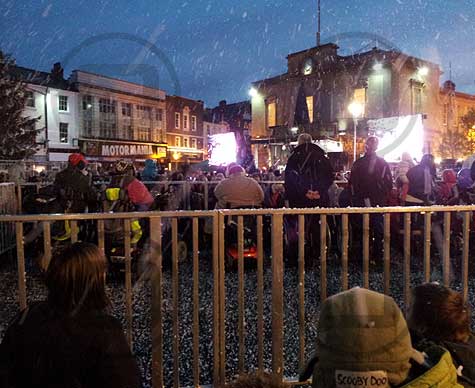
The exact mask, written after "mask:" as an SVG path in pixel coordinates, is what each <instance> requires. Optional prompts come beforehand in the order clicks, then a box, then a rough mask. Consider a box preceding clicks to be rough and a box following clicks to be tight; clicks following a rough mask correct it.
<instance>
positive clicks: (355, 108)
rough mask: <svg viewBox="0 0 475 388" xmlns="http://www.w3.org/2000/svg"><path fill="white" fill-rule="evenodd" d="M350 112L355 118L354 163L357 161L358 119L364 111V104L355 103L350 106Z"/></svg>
mask: <svg viewBox="0 0 475 388" xmlns="http://www.w3.org/2000/svg"><path fill="white" fill-rule="evenodd" d="M348 111H349V112H350V113H351V115H352V116H353V163H354V162H355V161H356V128H357V127H358V119H359V118H360V117H361V115H362V114H363V111H364V107H363V104H360V103H359V102H356V101H353V102H352V103H351V104H350V105H349V106H348Z"/></svg>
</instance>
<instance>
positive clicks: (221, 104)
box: [219, 100, 227, 108]
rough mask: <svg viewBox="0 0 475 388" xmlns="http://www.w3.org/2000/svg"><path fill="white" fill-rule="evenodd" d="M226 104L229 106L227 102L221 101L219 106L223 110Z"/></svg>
mask: <svg viewBox="0 0 475 388" xmlns="http://www.w3.org/2000/svg"><path fill="white" fill-rule="evenodd" d="M226 104H227V102H226V100H221V101H220V102H219V106H220V107H221V108H222V107H224V106H226Z"/></svg>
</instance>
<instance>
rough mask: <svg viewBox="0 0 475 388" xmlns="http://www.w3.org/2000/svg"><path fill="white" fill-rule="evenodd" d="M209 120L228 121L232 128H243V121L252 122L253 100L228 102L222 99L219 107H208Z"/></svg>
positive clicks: (216, 121) (214, 121) (213, 121)
mask: <svg viewBox="0 0 475 388" xmlns="http://www.w3.org/2000/svg"><path fill="white" fill-rule="evenodd" d="M207 111H208V112H207V114H208V120H209V122H211V123H220V122H223V121H225V122H227V123H228V124H229V125H230V126H231V127H232V128H243V127H244V125H243V122H246V121H248V122H250V121H251V120H252V115H251V102H250V101H240V102H235V103H232V104H228V103H227V102H226V100H223V101H220V103H219V105H218V106H217V107H214V108H212V109H207Z"/></svg>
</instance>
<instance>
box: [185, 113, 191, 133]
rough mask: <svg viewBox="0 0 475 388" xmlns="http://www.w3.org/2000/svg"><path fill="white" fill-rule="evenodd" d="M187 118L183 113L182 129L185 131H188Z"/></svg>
mask: <svg viewBox="0 0 475 388" xmlns="http://www.w3.org/2000/svg"><path fill="white" fill-rule="evenodd" d="M189 117H190V116H188V114H185V113H184V114H183V129H184V130H185V131H188V129H189V127H188V118H189Z"/></svg>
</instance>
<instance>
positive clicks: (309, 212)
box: [0, 206, 475, 387]
mask: <svg viewBox="0 0 475 388" xmlns="http://www.w3.org/2000/svg"><path fill="white" fill-rule="evenodd" d="M474 211H475V206H454V207H439V206H435V207H409V208H407V207H391V208H345V209H278V210H270V209H258V210H257V209H256V210H248V209H247V210H221V211H202V212H196V211H195V212H184V211H180V212H143V213H115V214H70V215H41V216H37V215H31V216H23V215H22V216H19V215H8V216H6V215H3V216H0V223H12V222H13V223H15V225H16V241H17V265H18V297H19V306H20V308H22V309H23V308H25V307H26V305H27V292H26V291H27V287H26V276H25V249H24V243H23V224H24V223H26V222H34V221H35V222H36V221H37V222H42V223H43V225H44V234H43V238H44V247H45V250H44V253H45V256H47V261H49V260H50V259H51V254H52V253H51V241H50V239H51V224H52V223H53V222H54V221H65V220H68V221H70V223H71V229H72V231H73V232H72V238H71V240H72V241H77V239H78V233H79V229H78V222H81V221H84V220H95V221H97V235H98V245H99V247H100V248H101V249H102V250H103V251H104V250H105V234H104V222H106V221H107V220H111V219H122V220H123V222H124V229H125V231H126V232H129V231H130V223H131V221H132V220H134V219H144V220H148V224H149V243H148V244H147V245H146V246H145V253H144V256H145V259H144V264H145V268H146V270H144V271H142V272H141V278H142V280H143V279H146V280H147V281H149V282H150V284H151V287H152V293H151V294H152V297H151V314H152V332H151V343H152V355H151V371H152V383H153V386H154V387H162V386H164V385H173V386H174V387H179V386H180V373H181V372H182V368H181V367H180V365H182V364H181V362H182V359H183V357H186V355H185V356H184V355H183V354H182V353H181V352H180V346H181V343H182V341H185V339H184V334H183V332H182V328H183V326H182V325H183V321H182V316H181V315H180V311H181V310H182V309H183V308H184V307H183V306H182V304H181V300H180V295H181V293H182V292H184V289H183V288H181V287H180V284H181V283H180V271H181V270H182V269H184V268H185V266H187V267H188V268H190V269H191V277H190V278H189V279H188V280H190V281H191V284H190V285H189V287H191V290H192V291H191V295H192V318H191V323H190V324H191V340H192V345H191V348H192V360H191V366H190V368H191V372H192V376H193V377H192V380H193V385H194V386H196V387H198V386H200V385H201V384H202V383H203V381H201V380H200V376H201V374H202V372H203V371H201V370H200V365H201V363H200V360H202V359H201V357H202V356H201V353H200V349H202V347H200V340H203V339H202V338H200V327H201V325H202V321H200V314H201V310H200V304H201V305H202V304H203V303H204V304H205V305H204V306H205V307H204V308H205V310H206V311H209V309H211V308H212V322H213V324H212V334H211V337H210V338H206V339H205V340H206V341H207V345H206V346H208V347H209V346H211V345H212V347H213V352H212V359H213V362H212V383H213V385H215V386H218V387H222V386H224V384H225V383H226V381H229V379H230V378H232V376H233V371H237V372H238V373H242V372H244V371H250V370H253V369H259V370H263V369H264V368H265V367H266V365H268V364H269V361H270V365H271V369H272V373H273V374H274V375H275V376H276V377H278V378H280V379H287V377H288V376H289V373H290V372H286V368H285V367H286V365H285V364H286V362H285V357H284V342H285V334H286V333H287V332H289V331H292V330H294V331H296V332H297V334H298V344H299V345H298V346H299V349H298V354H297V355H296V360H298V365H299V366H300V367H301V366H303V365H304V361H305V357H306V354H308V353H307V350H306V349H308V348H309V347H308V345H307V339H308V338H307V337H308V333H307V329H308V325H309V324H310V321H309V319H308V318H306V308H308V307H306V306H307V304H308V303H309V302H314V303H315V305H316V306H317V307H316V308H318V306H319V305H320V303H321V302H322V301H324V300H325V299H326V298H327V296H328V293H329V288H332V289H333V292H337V291H339V290H346V289H348V288H349V287H350V286H351V285H352V284H350V283H352V282H353V283H355V281H354V280H351V279H350V274H349V263H350V261H351V260H350V255H349V249H350V248H351V247H350V246H349V242H350V239H352V241H353V244H354V243H355V242H356V241H355V240H354V236H352V231H351V228H352V225H354V223H355V222H357V223H359V222H360V221H359V220H356V221H355V220H354V217H359V216H362V219H361V225H362V228H361V231H362V244H361V247H362V248H361V252H362V255H361V258H358V260H357V261H358V262H362V274H361V280H359V281H357V283H358V284H359V285H360V286H364V287H368V288H369V287H370V286H371V282H370V275H371V273H370V253H371V243H370V242H371V241H374V240H373V238H372V237H371V233H372V232H374V231H375V230H376V228H375V227H373V226H375V222H381V236H382V241H381V242H382V246H383V247H384V250H383V252H382V253H381V254H382V257H380V260H381V261H382V264H383V266H382V269H381V271H382V275H383V276H382V278H383V284H382V285H378V287H380V288H381V291H384V293H386V294H390V293H391V286H393V284H392V282H391V265H393V264H395V263H394V262H395V260H394V258H393V257H392V253H391V244H392V243H394V239H396V238H398V235H399V234H401V235H402V248H403V253H402V268H403V277H402V279H403V284H402V285H398V286H402V290H403V301H402V303H403V304H404V305H405V306H407V304H408V302H409V300H410V288H411V275H412V276H414V274H413V273H411V259H412V256H413V255H412V253H413V252H412V251H413V249H412V248H413V247H412V243H413V242H414V239H415V236H416V234H415V233H413V232H415V231H414V230H413V228H412V223H413V219H415V217H417V218H419V217H422V219H423V222H422V223H420V224H419V223H417V231H418V232H420V233H419V235H420V236H421V245H422V246H423V254H422V260H423V261H422V262H423V266H422V268H423V274H422V275H423V276H421V278H420V279H419V281H421V282H422V281H429V280H430V277H431V265H432V263H431V240H432V239H431V230H433V229H434V227H437V228H439V227H440V228H442V230H443V248H442V252H441V254H442V268H443V282H444V284H446V285H450V282H451V277H450V271H451V257H450V255H451V251H450V244H451V243H453V242H454V240H455V238H454V237H453V236H452V234H455V233H457V234H460V237H461V238H462V241H463V244H462V246H461V247H460V248H461V252H460V257H459V258H460V260H461V287H460V288H461V289H462V293H463V297H464V298H465V300H467V297H468V288H469V272H468V268H469V258H473V257H474V252H475V250H474V249H473V247H472V248H470V227H471V224H472V223H473V212H474ZM375 215H376V216H379V217H382V218H380V219H379V220H375V219H374V217H375ZM440 215H443V217H442V218H441V217H440ZM396 216H402V222H401V223H397V225H396V226H394V220H392V218H394V217H396ZM289 217H293V218H294V221H296V222H295V223H294V224H295V225H297V235H298V239H297V241H296V244H297V249H296V253H297V257H298V258H297V278H298V281H297V283H296V285H297V288H298V289H297V290H295V291H296V296H297V297H296V299H295V300H294V301H293V302H295V301H297V304H298V314H297V316H298V319H297V320H296V322H295V323H294V322H293V321H288V322H287V323H286V324H284V311H286V309H288V308H289V306H288V305H286V304H285V300H286V298H285V297H284V289H285V284H284V273H285V271H284V255H285V253H286V252H287V253H288V250H287V249H286V247H285V243H286V241H287V240H288V238H284V237H285V233H287V232H288V230H287V224H288V219H289ZM312 217H317V218H316V220H317V222H315V219H312ZM331 217H337V218H338V225H339V226H338V231H339V233H340V237H339V242H338V247H339V255H338V256H337V258H335V259H331V260H332V261H330V262H329V260H330V252H329V251H328V243H329V242H328V238H329V235H328V233H327V231H328V229H329V228H328V225H329V224H330V218H331ZM248 218H251V219H252V224H253V225H255V231H253V233H254V235H255V236H256V241H255V242H256V248H257V249H256V252H257V254H256V257H255V261H256V267H257V268H256V271H255V276H256V284H255V288H256V292H257V295H256V300H257V301H256V316H255V320H256V329H255V331H256V340H257V344H256V348H257V351H256V353H257V360H256V363H255V364H252V365H246V358H247V357H246V355H247V352H246V350H247V349H246V334H247V332H248V331H249V330H251V327H250V324H249V323H246V322H248V320H249V317H248V316H247V314H249V311H248V310H249V309H247V308H246V287H245V277H246V275H247V276H250V275H249V273H246V272H245V271H244V267H245V264H244V257H245V246H244V245H245V233H246V228H247V226H246V223H245V221H246V219H248ZM269 218H270V220H271V222H270V224H269V225H270V230H268V231H267V230H265V228H266V225H267V223H266V220H267V219H269ZM230 219H234V220H236V225H237V228H236V235H235V237H236V238H235V242H236V244H237V252H238V253H237V255H238V260H237V273H235V272H229V271H227V270H226V262H227V260H229V258H228V257H227V255H228V252H227V249H228V247H229V241H228V239H229V238H230V234H229V233H228V230H227V229H226V228H227V225H229V222H230ZM182 220H188V221H189V222H190V224H191V236H192V237H191V238H190V239H188V243H189V245H190V246H191V247H192V254H191V255H190V256H191V260H190V262H185V263H183V262H180V260H179V243H180V241H179V240H180V239H181V238H182V237H179V228H180V222H181V221H182ZM459 220H460V221H459ZM202 221H204V222H210V223H211V224H212V234H211V241H210V245H209V247H208V248H209V249H208V250H207V249H206V247H204V246H203V244H204V243H203V242H202V241H201V239H200V238H201V235H202V231H203V225H202ZM392 223H393V226H392V225H391V224H392ZM435 223H437V225H435ZM454 224H459V229H457V230H454V229H453V228H452V227H453V226H455V225H454ZM306 225H307V226H308V225H313V226H314V227H316V228H317V229H319V233H318V243H319V250H318V252H315V251H309V250H308V249H306V246H308V244H309V239H308V238H307V237H306V236H308V229H306ZM332 225H333V224H332ZM399 225H400V226H399ZM167 226H168V227H169V229H166V227H167ZM415 227H416V223H415V221H414V228H415ZM333 228H334V227H333ZM394 229H396V233H394V232H395V230H394ZM168 231H170V233H168ZM306 231H307V233H306ZM392 232H393V233H392ZM451 233H452V234H451ZM165 235H167V236H168V237H166V238H165ZM265 235H270V236H271V247H270V252H269V253H270V255H267V254H266V244H267V240H266V237H265ZM127 236H129V234H128V233H126V238H125V241H124V247H125V305H126V308H125V315H126V322H127V324H126V332H127V338H128V340H129V343H130V344H132V343H133V317H134V316H136V314H134V311H133V272H132V255H131V241H130V237H127ZM166 239H169V240H170V241H171V257H170V261H171V262H170V266H171V269H164V268H165V266H164V260H165V259H164V252H165V244H166V243H168V242H169V241H168V240H167V241H166ZM284 248H285V249H284ZM470 249H471V250H470ZM373 254H374V253H373ZM269 256H270V257H271V266H270V268H266V266H265V265H264V262H265V260H266V259H269ZM310 256H312V257H310ZM311 259H316V260H317V264H318V265H317V266H316V267H317V268H316V269H315V272H314V274H315V275H317V276H318V278H317V279H316V280H312V281H310V282H309V281H308V280H306V279H307V278H306V276H307V275H308V274H306V273H305V266H306V264H307V263H308V262H309V261H310V260H311ZM207 260H208V261H209V262H210V265H211V276H212V285H213V290H212V300H207V301H204V302H203V301H202V300H201V299H200V297H201V295H200V276H202V273H201V270H200V264H201V263H202V262H203V261H207ZM340 260H341V265H340V264H339V263H338V262H339V261H340ZM335 268H337V269H338V270H339V273H340V279H341V284H340V285H339V286H338V285H335V284H333V283H331V284H329V283H328V273H329V272H331V271H333V270H334V269H335ZM266 274H268V275H270V276H269V277H270V279H271V281H270V282H269V283H270V284H269V285H270V288H271V291H270V293H271V300H272V303H271V305H266V304H265V300H266V293H265V292H266V287H265V285H266V277H265V275H266ZM165 275H166V277H165ZM230 276H231V277H233V279H236V278H237V287H236V288H237V325H236V326H237V336H235V335H234V333H230V332H229V331H226V330H227V329H226V327H227V326H226V324H227V320H228V319H229V313H230V312H231V311H236V305H234V304H232V303H231V302H230V301H229V296H228V297H227V295H226V292H227V291H228V292H229V290H230V289H231V288H232V286H231V285H230V283H229V279H230ZM253 276H254V275H253ZM353 285H354V284H353ZM330 286H331V287H330ZM309 289H310V290H313V291H315V295H319V298H318V299H317V298H315V299H314V300H312V301H308V300H307V299H306V298H305V291H306V290H307V291H308V290H309ZM233 290H234V289H233ZM247 291H248V290H247ZM164 293H167V294H168V293H170V294H171V298H170V300H171V312H170V316H168V315H167V314H166V312H164ZM400 302H401V301H400ZM268 310H270V312H269V314H270V318H271V328H270V329H269V328H267V330H266V327H265V317H267V315H266V311H268ZM170 319H171V327H170V325H168V326H167V325H165V321H168V320H170ZM165 330H167V331H166V332H165ZM228 330H229V327H228ZM269 331H271V336H270V337H271V338H269V341H270V352H266V348H267V349H268V348H269V343H268V342H267V340H266V338H267V337H269V335H268V334H269ZM266 335H267V337H266ZM230 341H232V342H233V343H234V344H235V345H236V346H237V348H238V351H237V360H236V363H235V364H236V365H234V364H233V360H229V359H228V358H227V347H226V345H227V344H228V343H229V342H230ZM170 349H171V350H170ZM165 354H166V355H167V357H168V358H169V359H165ZM269 355H270V359H269V357H268V356H269ZM230 364H232V367H230ZM165 365H168V366H169V367H168V368H166V367H165ZM170 365H171V367H170ZM231 369H232V370H231ZM294 372H295V371H293V372H292V373H290V374H293V373H294ZM287 380H288V379H287ZM289 382H290V381H289ZM205 383H208V384H209V383H211V381H206V382H205Z"/></svg>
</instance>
